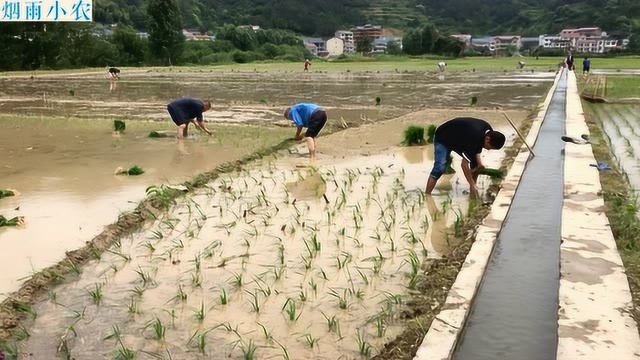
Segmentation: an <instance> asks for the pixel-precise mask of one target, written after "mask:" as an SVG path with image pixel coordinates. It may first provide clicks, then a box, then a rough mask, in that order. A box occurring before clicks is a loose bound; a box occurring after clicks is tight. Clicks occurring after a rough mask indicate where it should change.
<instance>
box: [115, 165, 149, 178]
mask: <svg viewBox="0 0 640 360" xmlns="http://www.w3.org/2000/svg"><path fill="white" fill-rule="evenodd" d="M142 174H144V170H143V169H142V168H141V167H139V166H138V165H133V166H132V167H130V168H128V169H123V168H118V169H117V170H116V175H130V176H138V175H142Z"/></svg>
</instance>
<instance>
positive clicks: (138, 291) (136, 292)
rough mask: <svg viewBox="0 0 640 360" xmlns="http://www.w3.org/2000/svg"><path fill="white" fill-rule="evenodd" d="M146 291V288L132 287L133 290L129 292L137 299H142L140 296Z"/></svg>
mask: <svg viewBox="0 0 640 360" xmlns="http://www.w3.org/2000/svg"><path fill="white" fill-rule="evenodd" d="M146 290H147V288H146V286H138V285H136V286H134V287H133V290H131V292H132V293H133V294H134V295H136V296H138V297H142V295H144V292H145V291H146Z"/></svg>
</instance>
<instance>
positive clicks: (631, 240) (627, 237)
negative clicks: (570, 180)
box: [584, 106, 640, 321]
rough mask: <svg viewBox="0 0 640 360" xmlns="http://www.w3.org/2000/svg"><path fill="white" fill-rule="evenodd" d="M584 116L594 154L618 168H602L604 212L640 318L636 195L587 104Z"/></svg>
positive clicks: (601, 180) (635, 316) (639, 254)
mask: <svg viewBox="0 0 640 360" xmlns="http://www.w3.org/2000/svg"><path fill="white" fill-rule="evenodd" d="M584 109H585V117H586V118H587V125H588V126H589V132H590V133H591V138H592V139H594V142H596V143H595V144H592V145H591V146H592V148H593V153H594V155H595V157H596V160H597V161H598V162H606V163H607V164H609V165H610V166H611V167H612V168H613V169H614V170H615V171H601V172H600V183H601V184H602V191H603V196H604V201H605V213H606V215H607V218H608V219H609V224H610V226H611V230H612V232H613V236H614V237H615V239H616V244H617V246H618V251H619V252H620V255H621V257H622V261H623V262H624V266H625V269H626V274H627V278H628V280H629V285H630V287H631V293H632V296H633V305H634V310H633V316H634V318H635V319H636V321H638V320H640V237H638V234H640V219H639V218H638V206H637V202H636V197H635V194H634V193H633V192H632V191H631V189H630V186H629V184H628V183H627V182H626V181H625V179H624V178H623V177H622V176H621V175H620V173H619V169H618V166H617V165H616V162H615V159H614V157H613V156H612V154H611V151H610V150H609V147H608V145H607V140H606V137H605V135H604V131H603V130H602V127H601V124H597V123H596V121H595V116H594V114H593V113H591V112H590V111H589V109H590V108H589V107H588V106H585V107H584Z"/></svg>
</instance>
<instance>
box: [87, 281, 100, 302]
mask: <svg viewBox="0 0 640 360" xmlns="http://www.w3.org/2000/svg"><path fill="white" fill-rule="evenodd" d="M86 291H87V293H88V294H89V296H90V297H91V300H92V301H93V303H94V304H96V305H100V301H102V284H98V283H96V284H94V288H93V289H87V290H86Z"/></svg>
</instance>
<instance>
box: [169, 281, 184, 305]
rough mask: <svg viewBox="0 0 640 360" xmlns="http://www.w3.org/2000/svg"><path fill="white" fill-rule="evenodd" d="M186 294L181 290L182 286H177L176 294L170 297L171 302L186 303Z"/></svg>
mask: <svg viewBox="0 0 640 360" xmlns="http://www.w3.org/2000/svg"><path fill="white" fill-rule="evenodd" d="M187 296H188V295H187V293H186V292H184V290H183V289H182V284H178V292H177V293H176V296H174V297H172V298H171V300H169V301H173V302H186V301H187Z"/></svg>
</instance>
